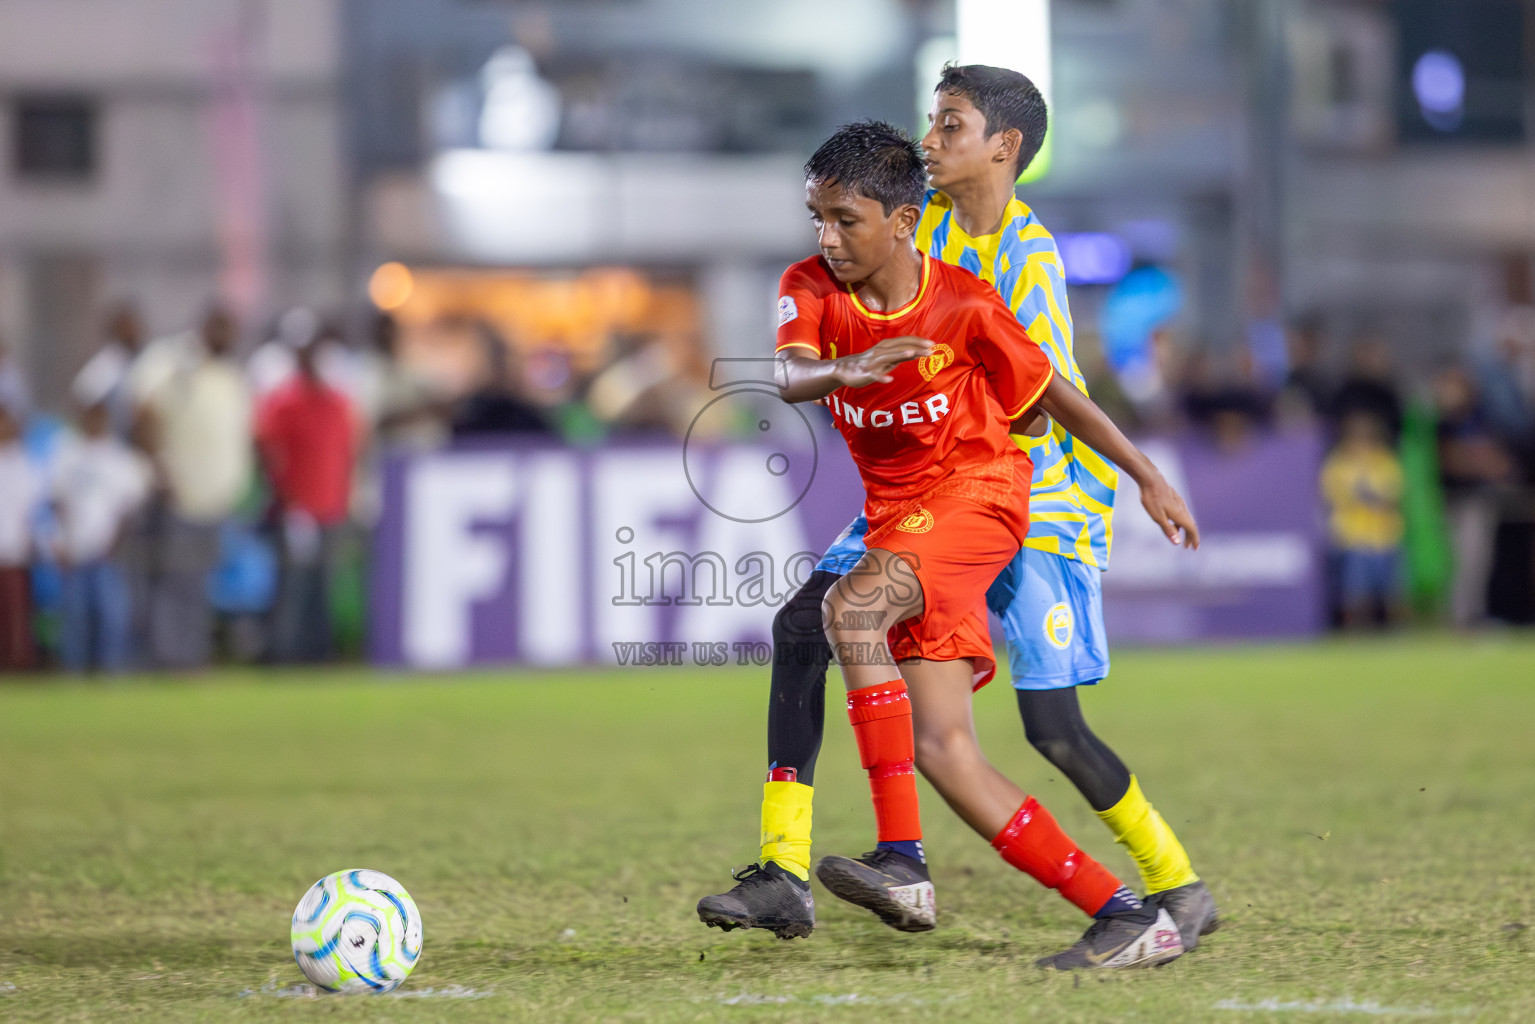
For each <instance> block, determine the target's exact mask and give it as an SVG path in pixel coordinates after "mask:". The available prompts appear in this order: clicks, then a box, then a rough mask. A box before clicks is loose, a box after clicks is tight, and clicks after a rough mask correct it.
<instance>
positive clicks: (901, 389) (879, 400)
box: [778, 122, 1198, 968]
mask: <svg viewBox="0 0 1535 1024" xmlns="http://www.w3.org/2000/svg"><path fill="white" fill-rule="evenodd" d="M806 179H807V180H806V197H807V205H808V206H809V208H810V212H811V218H812V221H813V222H814V224H815V225H816V228H817V231H818V233H819V238H820V247H821V255H820V256H818V257H815V258H812V259H809V260H805V261H802V262H800V263H798V264H795V265H794V266H793V267H790V268H789V270H788V271H786V272H785V274H784V276H783V281H782V285H781V288H780V300H779V333H778V352H779V354H780V357H781V359H780V375H781V376H780V390H781V393H782V395H783V397H784V399H785V400H786V401H790V402H801V401H810V400H824V401H825V402H826V404H827V406H828V407H829V408H830V410H831V412H832V415H833V417H834V419H835V421H836V423H837V426H838V429H839V430H841V432H842V434H843V436H844V438H845V439H846V440H847V443H848V448H849V450H850V451H851V453H852V455H853V458H854V461H855V462H856V463H857V464H858V468H859V472H860V474H861V476H862V477H863V481H864V487H865V491H866V504H865V515H866V516H867V518H868V522H869V532H868V535H867V538H866V542H867V546H868V552H867V554H865V555H864V557H863V559H862V560H861V561H860V562H859V563H858V565H857V566H856V567H855V569H854V570H853V571H852V572H851V573H849V574H848V575H847V576H845V577H843V578H842V579H841V580H840V581H838V583H837V584H836V585H835V586H833V587H832V589H831V590H830V592H829V593H828V594H827V597H826V601H825V605H824V613H825V625H826V636H827V640H828V642H829V643H830V644H831V646H832V649H833V650H834V651H835V652H836V656H837V660H838V662H839V664H840V665H841V667H842V674H843V677H844V680H845V682H846V685H847V689H848V713H849V717H850V719H851V720H852V723H853V729H854V733H855V736H856V738H857V741H858V748H859V753H860V756H861V758H862V761H863V764H864V767H865V768H866V769H867V770H868V772H869V779H870V788H871V790H872V792H873V796H874V804H875V817H876V822H877V824H878V829H879V847H878V848H877V849H876V850H874V851H873V852H871V853H870V854H867V855H865V856H864V857H861V858H856V859H854V858H846V857H829V858H826V859H825V860H823V861H822V862H821V864H820V865H819V866H818V867H817V872H816V873H817V875H818V877H820V878H821V880H822V882H823V883H824V884H826V885H827V887H828V888H829V889H831V890H832V892H833V893H835V894H836V895H838V896H840V897H842V898H844V899H848V900H850V901H851V902H854V903H857V904H858V905H860V906H864V907H867V908H868V909H870V910H873V911H874V912H875V913H877V914H879V915H880V916H881V917H882V918H883V919H884V920H886V922H887V923H891V924H894V925H895V926H896V927H907V928H909V930H923V929H925V928H929V927H931V926H932V909H931V900H932V885H931V882H930V880H929V878H928V874H927V868H926V864H925V860H924V858H923V855H922V849H921V826H920V821H919V816H918V812H917V795H916V782H915V778H914V776H913V774H912V772H913V765H914V763H915V765H916V767H920V768H921V770H922V772H923V774H924V775H925V776H926V777H927V778H928V779H929V781H931V782H932V783H933V785H934V787H935V788H936V789H937V790H938V791H939V793H940V794H942V796H943V797H944V799H945V801H947V802H948V804H949V805H950V806H951V807H952V808H953V809H954V810H955V811H956V812H957V813H958V814H959V815H960V817H961V818H963V819H964V820H965V821H966V823H968V824H969V825H970V826H971V827H972V828H974V829H975V830H976V831H978V832H980V833H981V834H982V835H983V836H984V837H986V838H988V839H990V840H991V841H992V844H993V845H994V846H995V847H996V848H997V849H998V851H999V852H1000V853H1001V854H1002V856H1003V858H1004V859H1005V860H1007V861H1008V862H1009V863H1011V864H1013V865H1014V866H1015V867H1018V868H1019V869H1021V870H1023V871H1025V872H1027V873H1028V874H1030V875H1031V876H1033V877H1034V878H1036V879H1038V880H1039V881H1040V882H1041V883H1043V884H1044V885H1046V886H1049V887H1051V888H1054V889H1057V890H1059V891H1060V892H1061V894H1062V895H1063V896H1065V897H1066V898H1067V899H1068V900H1070V901H1071V902H1072V903H1073V904H1075V905H1076V906H1078V907H1079V908H1081V909H1082V910H1083V911H1084V912H1085V913H1087V914H1089V915H1090V916H1093V917H1094V918H1096V919H1097V920H1096V921H1095V923H1094V925H1093V926H1092V927H1091V928H1089V929H1088V931H1087V934H1086V935H1085V936H1084V937H1083V938H1082V940H1081V941H1079V942H1078V943H1077V944H1076V945H1074V946H1072V947H1071V948H1070V949H1068V950H1066V951H1064V952H1063V953H1060V954H1057V955H1056V956H1053V957H1047V958H1045V959H1044V960H1041V961H1040V965H1041V966H1045V967H1056V968H1074V967H1128V966H1138V965H1147V964H1154V963H1161V962H1165V961H1167V960H1170V959H1172V958H1174V957H1176V956H1178V955H1179V954H1180V953H1181V952H1182V950H1183V946H1182V943H1181V940H1180V939H1179V936H1178V931H1177V928H1176V926H1174V925H1173V923H1172V920H1171V918H1170V917H1168V915H1167V914H1166V912H1165V911H1159V910H1154V909H1152V908H1148V907H1146V906H1144V905H1143V904H1142V903H1141V901H1140V900H1139V899H1138V898H1137V897H1136V896H1135V895H1134V893H1132V892H1131V891H1130V890H1129V889H1128V888H1127V887H1125V886H1124V885H1122V884H1120V882H1119V880H1118V879H1117V878H1115V877H1114V875H1112V874H1111V873H1110V872H1109V871H1108V870H1107V869H1106V868H1104V867H1103V866H1102V865H1101V864H1099V863H1098V862H1097V861H1095V860H1093V859H1092V858H1091V857H1089V856H1087V855H1086V854H1085V853H1083V852H1082V851H1081V850H1080V849H1078V848H1077V846H1076V844H1075V843H1073V842H1072V841H1071V839H1070V838H1068V837H1067V836H1066V835H1065V833H1064V832H1062V831H1061V829H1060V828H1059V826H1057V825H1056V823H1055V821H1054V819H1053V818H1051V817H1050V815H1049V813H1048V812H1047V811H1045V810H1044V808H1042V807H1040V806H1039V804H1038V803H1037V802H1036V801H1034V800H1033V799H1032V798H1029V797H1026V796H1025V794H1024V793H1023V791H1022V790H1020V789H1018V787H1017V786H1015V785H1014V784H1013V783H1012V782H1010V781H1009V780H1008V779H1007V778H1006V777H1004V776H1003V775H1002V774H1001V773H1000V772H998V771H997V770H996V769H995V768H993V767H992V766H991V764H990V763H989V762H988V761H987V760H986V758H985V756H984V755H983V754H982V753H981V751H980V748H979V747H978V746H977V744H976V740H975V734H974V727H973V724H972V721H971V715H970V693H971V690H972V689H973V688H974V687H978V686H980V685H984V683H985V682H987V681H988V680H989V679H990V678H991V675H992V673H993V671H994V667H995V666H994V663H993V657H992V647H991V638H990V634H989V631H988V629H987V624H986V610H985V605H984V595H985V592H986V589H987V587H988V586H989V585H990V584H991V582H992V581H993V580H994V579H995V578H996V576H997V574H998V573H999V572H1001V571H1002V569H1003V568H1004V567H1005V566H1006V565H1007V564H1008V562H1009V561H1010V560H1011V559H1012V557H1013V555H1014V554H1015V553H1016V552H1017V551H1018V549H1019V546H1020V544H1021V543H1022V541H1023V538H1024V537H1025V535H1026V534H1027V532H1028V494H1029V485H1030V478H1031V476H1032V466H1031V464H1030V462H1029V459H1028V456H1027V455H1026V454H1025V453H1024V452H1023V451H1022V450H1020V449H1019V448H1018V447H1017V446H1015V445H1014V444H1013V443H1012V442H1011V441H1010V440H1009V437H1008V434H1009V430H1010V429H1014V430H1016V429H1018V428H1017V427H1011V426H1010V424H1014V422H1015V421H1027V420H1028V419H1031V418H1032V416H1033V415H1034V410H1035V407H1036V406H1037V407H1038V408H1039V409H1042V410H1043V411H1045V412H1046V413H1048V414H1049V415H1050V416H1051V417H1052V418H1053V419H1054V420H1055V421H1056V422H1058V423H1060V424H1061V425H1062V426H1063V427H1064V428H1065V429H1066V430H1068V431H1069V432H1070V433H1071V434H1073V435H1074V436H1076V437H1078V438H1080V439H1081V440H1082V441H1083V442H1084V443H1086V444H1088V445H1089V446H1091V447H1092V448H1093V449H1094V450H1096V451H1098V452H1101V453H1102V454H1103V455H1105V456H1106V457H1108V458H1109V459H1111V460H1112V461H1113V462H1115V463H1117V464H1118V465H1119V467H1120V468H1121V469H1122V470H1123V471H1125V472H1127V473H1129V474H1130V475H1131V476H1132V477H1133V478H1134V479H1135V480H1136V481H1137V483H1139V484H1140V487H1141V494H1142V501H1143V504H1144V505H1145V507H1146V510H1147V512H1148V513H1150V514H1151V515H1152V517H1153V519H1155V520H1156V521H1157V523H1158V524H1159V525H1160V526H1161V528H1162V529H1163V530H1164V532H1165V533H1166V534H1167V536H1168V538H1169V539H1170V540H1171V541H1173V542H1174V543H1178V542H1179V541H1180V539H1181V538H1180V531H1183V532H1184V533H1186V535H1187V537H1188V541H1189V545H1190V546H1191V547H1193V546H1196V545H1197V543H1198V532H1197V528H1196V526H1195V524H1194V521H1193V519H1192V517H1191V516H1190V515H1189V514H1188V511H1187V509H1186V508H1185V506H1184V504H1183V501H1182V499H1181V498H1180V497H1179V496H1178V495H1177V493H1176V492H1174V491H1173V489H1172V488H1171V487H1169V486H1168V485H1167V483H1166V481H1164V480H1163V479H1162V477H1161V475H1160V474H1159V473H1158V472H1157V470H1156V468H1155V467H1154V466H1152V465H1151V463H1150V462H1149V461H1148V460H1147V459H1146V458H1145V456H1144V455H1142V454H1141V453H1140V452H1139V451H1137V450H1136V449H1135V448H1134V446H1132V445H1131V444H1130V443H1129V441H1128V440H1126V439H1125V437H1124V435H1123V434H1121V433H1120V432H1119V430H1118V429H1117V428H1115V427H1114V425H1113V424H1112V423H1111V422H1110V421H1109V420H1108V418H1107V417H1105V416H1104V415H1103V413H1102V412H1101V411H1100V410H1099V409H1098V408H1097V406H1095V405H1093V404H1092V402H1091V401H1090V400H1089V399H1088V398H1087V397H1086V396H1085V395H1083V394H1082V393H1081V392H1080V391H1078V390H1077V389H1076V388H1075V387H1073V386H1072V385H1071V384H1070V383H1069V382H1064V381H1059V380H1057V379H1056V377H1055V374H1054V371H1053V370H1052V368H1051V365H1050V363H1049V360H1048V359H1047V358H1046V357H1045V355H1044V354H1043V352H1041V350H1040V349H1039V347H1038V346H1036V345H1034V344H1032V343H1031V342H1030V341H1029V339H1028V336H1027V334H1025V332H1024V330H1023V328H1022V327H1021V326H1020V325H1019V324H1018V322H1017V320H1016V319H1015V318H1014V317H1013V314H1012V312H1011V310H1009V309H1008V307H1007V305H1006V304H1005V303H1003V302H1002V300H1001V299H1000V298H999V297H998V296H997V293H996V292H995V291H994V290H992V289H991V288H990V287H989V286H987V285H986V284H985V283H983V282H982V281H980V280H979V279H977V278H976V277H974V276H973V275H971V274H969V273H967V272H965V271H963V270H960V269H958V268H954V267H950V266H948V265H946V264H943V263H941V262H939V261H937V260H933V259H929V258H928V257H926V256H924V255H922V254H919V253H918V252H917V250H916V249H915V247H914V246H913V242H912V236H913V233H914V231H915V228H916V224H917V219H918V215H919V209H920V204H921V201H922V198H923V195H924V190H925V185H926V178H925V172H924V168H923V164H922V158H921V154H920V152H919V150H918V149H917V147H916V146H915V145H914V144H913V143H912V142H911V141H910V140H909V139H907V138H906V137H905V136H904V135H903V134H902V133H901V132H899V131H897V130H896V129H893V128H891V127H890V126H888V125H884V124H880V123H877V122H862V123H859V124H856V125H851V126H849V127H846V128H843V129H841V130H840V131H838V132H837V134H836V135H834V136H833V137H832V138H831V139H830V140H828V141H827V142H826V144H825V145H823V146H822V147H821V149H820V150H818V151H817V152H816V154H815V155H814V156H813V157H812V158H811V160H810V162H809V163H808V164H807V165H806ZM914 730H915V731H914Z"/></svg>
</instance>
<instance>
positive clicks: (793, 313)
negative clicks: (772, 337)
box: [778, 295, 799, 327]
mask: <svg viewBox="0 0 1535 1024" xmlns="http://www.w3.org/2000/svg"><path fill="white" fill-rule="evenodd" d="M798 316H799V307H798V306H796V305H795V304H794V296H792V295H780V296H779V297H778V326H779V327H782V326H783V325H784V324H786V323H788V322H789V321H790V320H793V319H795V318H796V317H798Z"/></svg>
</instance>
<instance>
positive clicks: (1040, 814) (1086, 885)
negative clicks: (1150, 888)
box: [991, 797, 1122, 916]
mask: <svg viewBox="0 0 1535 1024" xmlns="http://www.w3.org/2000/svg"><path fill="white" fill-rule="evenodd" d="M991 845H992V846H994V847H996V849H997V852H998V853H1000V854H1002V859H1003V860H1005V861H1007V862H1008V863H1009V864H1011V865H1012V866H1013V867H1015V868H1017V869H1018V870H1019V871H1022V872H1025V873H1026V874H1028V875H1030V876H1031V877H1033V878H1034V879H1035V880H1036V881H1038V882H1039V884H1041V885H1043V886H1045V887H1046V888H1048V889H1056V890H1058V891H1059V892H1060V894H1061V895H1062V896H1064V897H1066V898H1067V899H1068V900H1070V901H1071V902H1072V903H1075V904H1076V905H1077V906H1078V907H1080V908H1081V910H1082V912H1083V913H1084V914H1087V915H1088V916H1092V915H1093V914H1096V913H1098V911H1100V910H1102V909H1103V905H1104V904H1105V903H1107V902H1108V901H1109V900H1110V899H1111V898H1113V896H1114V895H1115V893H1117V892H1118V891H1119V890H1120V889H1121V888H1122V886H1121V883H1120V881H1119V879H1117V878H1115V877H1114V875H1113V874H1112V873H1111V872H1110V871H1109V869H1108V868H1106V867H1104V866H1103V865H1102V864H1099V863H1098V862H1097V861H1095V860H1093V858H1091V857H1089V856H1088V855H1087V854H1085V853H1083V852H1082V851H1081V850H1079V849H1077V844H1076V843H1074V842H1072V841H1071V837H1070V836H1068V835H1067V834H1066V833H1065V832H1063V831H1061V826H1060V825H1058V824H1056V821H1055V818H1054V816H1052V815H1051V813H1050V812H1049V811H1047V810H1045V809H1044V808H1043V807H1041V806H1040V805H1039V802H1038V801H1036V800H1035V799H1034V798H1033V797H1029V798H1028V799H1027V800H1025V801H1024V802H1023V806H1022V807H1020V808H1018V813H1017V814H1015V815H1013V817H1012V820H1011V821H1009V822H1008V823H1007V825H1006V826H1004V827H1003V829H1002V831H1001V832H998V833H997V837H996V838H995V839H993V840H992V841H991Z"/></svg>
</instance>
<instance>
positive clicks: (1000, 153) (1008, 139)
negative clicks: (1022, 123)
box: [991, 128, 1023, 164]
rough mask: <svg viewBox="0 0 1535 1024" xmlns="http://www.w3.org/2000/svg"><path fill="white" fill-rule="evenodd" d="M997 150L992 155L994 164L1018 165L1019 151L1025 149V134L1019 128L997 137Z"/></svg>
mask: <svg viewBox="0 0 1535 1024" xmlns="http://www.w3.org/2000/svg"><path fill="white" fill-rule="evenodd" d="M996 139H997V148H996V151H995V152H993V153H992V154H991V162H992V163H1008V164H1016V163H1017V161H1018V151H1019V150H1020V149H1022V148H1023V132H1021V131H1019V130H1018V129H1017V128H1008V129H1006V130H1004V131H1000V132H998V133H997V135H996Z"/></svg>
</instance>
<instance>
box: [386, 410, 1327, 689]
mask: <svg viewBox="0 0 1535 1024" xmlns="http://www.w3.org/2000/svg"><path fill="white" fill-rule="evenodd" d="M766 416H767V418H764V419H762V420H761V421H760V423H759V424H758V426H759V430H760V431H761V440H760V441H757V442H740V441H732V442H719V443H707V442H689V443H686V444H680V443H677V442H675V441H671V440H658V441H634V442H628V443H619V444H613V445H609V446H606V447H602V448H594V449H576V448H566V447H559V446H552V445H545V444H526V443H511V442H506V443H499V444H492V445H475V446H463V447H455V448H451V449H448V450H445V451H440V452H431V453H421V454H413V455H399V456H396V457H394V458H392V459H391V460H389V462H388V463H387V465H386V467H385V475H384V513H383V518H382V520H381V522H380V524H379V527H378V530H377V534H376V537H375V547H374V567H373V574H372V602H371V606H372V612H371V614H372V621H371V626H372V628H371V630H370V634H371V637H372V640H371V653H372V657H373V659H374V661H375V662H377V663H379V664H382V665H394V666H406V667H415V668H422V669H451V668H457V667H461V666H472V665H488V664H502V663H520V664H534V665H571V664H603V663H607V664H656V663H663V664H726V663H729V664H740V663H756V664H762V663H765V661H766V658H767V650H768V649H767V644H768V643H769V641H770V638H771V625H772V619H773V615H774V613H775V612H776V611H777V609H778V607H779V606H781V604H782V602H783V601H784V600H785V599H786V598H787V597H788V596H789V595H791V594H792V593H793V592H794V590H795V589H797V587H798V586H799V584H800V582H801V581H803V580H804V579H805V577H806V576H807V575H808V574H809V572H810V571H811V569H812V568H813V567H814V565H815V562H816V560H817V558H818V557H819V554H820V552H821V551H823V550H824V549H825V548H826V547H827V546H828V545H829V544H830V543H831V541H832V540H833V539H834V538H835V537H836V535H837V534H838V533H839V532H840V531H841V530H842V529H843V528H844V527H845V526H846V525H847V523H848V522H849V521H850V520H851V519H852V518H853V517H854V516H855V515H856V514H857V513H858V512H859V511H860V510H861V507H862V502H863V488H862V486H861V485H860V483H859V480H858V474H857V471H856V469H855V468H854V466H853V464H852V461H851V459H850V458H849V456H848V454H847V449H846V446H845V445H844V444H843V443H842V440H841V439H840V438H839V437H837V436H836V434H835V431H834V430H833V429H832V428H831V427H830V426H829V425H827V424H826V422H825V420H824V417H822V416H821V415H820V414H819V410H805V411H804V412H801V411H800V410H797V409H795V408H793V407H789V406H782V407H780V410H778V411H773V412H770V413H768V414H766ZM1143 447H1144V448H1145V449H1146V450H1147V452H1148V454H1150V455H1151V456H1152V458H1153V459H1154V460H1155V461H1156V462H1157V463H1158V464H1159V465H1160V466H1161V467H1162V468H1163V470H1164V472H1166V473H1167V475H1168V477H1169V479H1171V480H1172V482H1173V483H1174V485H1175V486H1177V487H1178V488H1179V489H1180V490H1181V491H1183V493H1184V494H1185V495H1187V496H1188V497H1189V500H1190V504H1191V505H1192V506H1193V509H1194V512H1195V515H1196V516H1198V518H1199V520H1200V524H1201V527H1202V529H1203V531H1204V535H1205V538H1204V546H1203V547H1202V548H1201V550H1200V551H1199V552H1196V553H1190V552H1187V551H1184V550H1182V549H1180V548H1174V547H1173V546H1172V545H1170V544H1168V543H1167V541H1166V540H1165V539H1164V538H1163V537H1161V535H1160V534H1159V533H1157V531H1156V528H1155V527H1154V526H1153V525H1152V523H1151V522H1150V520H1149V519H1148V518H1147V517H1146V516H1145V514H1144V513H1143V512H1142V511H1141V509H1140V507H1139V501H1138V495H1137V493H1136V491H1135V488H1134V485H1133V484H1132V483H1131V482H1130V481H1129V480H1128V479H1126V480H1123V481H1122V484H1121V491H1120V495H1119V500H1118V503H1117V514H1116V515H1115V540H1114V548H1113V555H1112V561H1111V568H1110V571H1109V572H1108V573H1107V574H1106V575H1105V577H1104V582H1105V588H1104V591H1105V617H1106V619H1107V625H1108V631H1109V636H1110V639H1111V641H1112V642H1115V643H1118V642H1151V643H1157V642H1164V643H1165V642H1173V643H1176V642H1184V641H1194V640H1202V639H1210V638H1222V637H1274V636H1298V635H1304V634H1308V633H1312V632H1315V631H1316V630H1317V629H1319V628H1320V626H1321V624H1322V602H1321V594H1320V567H1319V558H1320V554H1319V552H1320V520H1319V511H1318V509H1319V505H1318V498H1317V493H1316V477H1317V465H1318V461H1319V457H1320V449H1319V445H1318V443H1317V442H1316V440H1315V439H1313V438H1310V437H1293V436H1269V437H1258V438H1255V439H1254V440H1253V441H1252V442H1251V444H1250V445H1248V446H1247V447H1246V448H1244V449H1243V450H1242V451H1240V452H1236V453H1231V452H1222V451H1219V450H1217V449H1215V448H1214V447H1212V446H1210V445H1209V444H1207V443H1205V442H1202V441H1200V440H1198V439H1193V438H1189V439H1178V440H1150V441H1146V442H1144V444H1143ZM997 639H998V641H999V642H1000V640H1001V637H1000V636H999V637H997Z"/></svg>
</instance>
